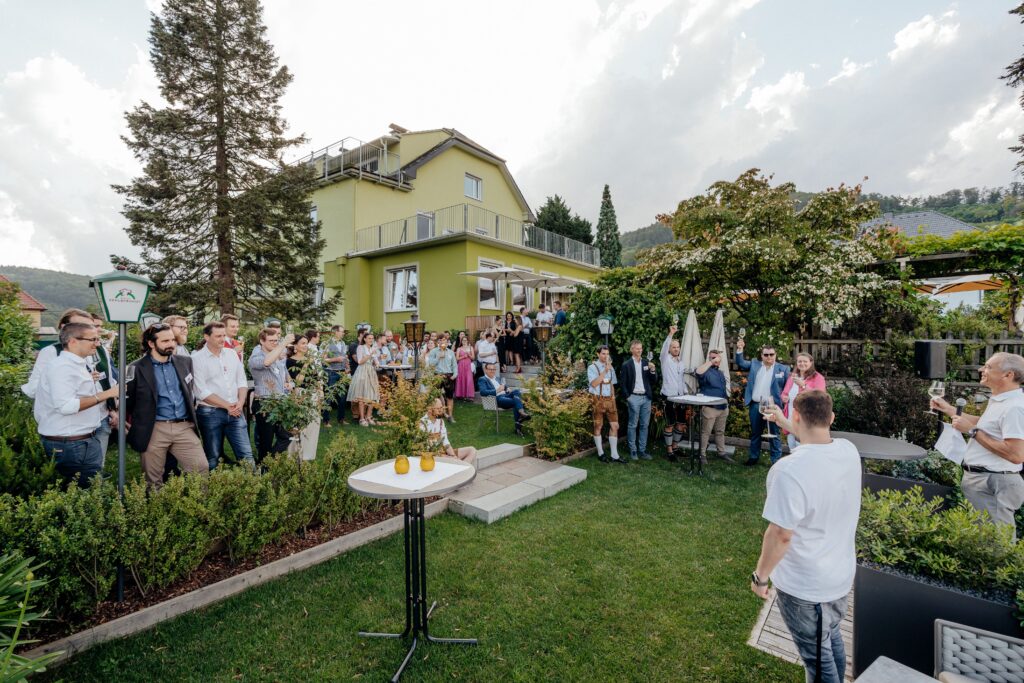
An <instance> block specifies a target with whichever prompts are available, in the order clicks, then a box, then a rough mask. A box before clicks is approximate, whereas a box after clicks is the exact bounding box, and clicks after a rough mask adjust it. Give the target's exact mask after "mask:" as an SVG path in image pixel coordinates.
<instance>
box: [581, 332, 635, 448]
mask: <svg viewBox="0 0 1024 683" xmlns="http://www.w3.org/2000/svg"><path fill="white" fill-rule="evenodd" d="M618 383H619V378H618V377H616V376H615V368H614V367H612V360H611V350H610V349H609V348H608V347H607V346H601V347H600V348H598V349H597V360H596V361H594V362H593V363H591V364H590V366H589V367H588V368H587V392H588V393H589V394H590V408H591V412H592V413H593V416H594V445H595V446H596V447H597V459H598V460H600V461H601V462H608V461H607V460H606V459H605V455H604V447H603V446H602V443H601V430H602V429H603V428H604V423H605V422H606V421H607V422H608V446H609V447H610V449H611V452H612V454H611V461H612V462H616V463H619V464H624V463H625V462H626V461H625V459H623V458H620V457H619V410H618V407H617V406H616V405H615V385H617V384H618Z"/></svg>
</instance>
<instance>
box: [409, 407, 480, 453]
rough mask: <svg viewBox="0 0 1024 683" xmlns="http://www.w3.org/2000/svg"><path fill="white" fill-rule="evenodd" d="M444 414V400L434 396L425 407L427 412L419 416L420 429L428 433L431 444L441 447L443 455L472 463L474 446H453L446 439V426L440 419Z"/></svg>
mask: <svg viewBox="0 0 1024 683" xmlns="http://www.w3.org/2000/svg"><path fill="white" fill-rule="evenodd" d="M444 415H445V405H444V401H442V400H441V399H440V398H435V399H434V402H433V403H431V404H430V407H428V408H427V414H426V415H424V416H423V417H422V418H420V429H421V430H423V431H425V432H426V433H427V434H428V435H429V437H428V438H429V440H430V443H431V446H433V447H434V448H438V447H440V448H443V449H444V453H445V455H447V456H448V457H449V458H458V459H459V460H461V461H463V462H465V463H468V464H472V463H473V461H474V460H476V448H474V447H473V446H463V447H461V448H454V447H453V446H452V442H451V441H449V440H448V428H447V427H445V425H444V420H443V419H442V418H444Z"/></svg>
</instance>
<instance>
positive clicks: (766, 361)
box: [736, 339, 789, 467]
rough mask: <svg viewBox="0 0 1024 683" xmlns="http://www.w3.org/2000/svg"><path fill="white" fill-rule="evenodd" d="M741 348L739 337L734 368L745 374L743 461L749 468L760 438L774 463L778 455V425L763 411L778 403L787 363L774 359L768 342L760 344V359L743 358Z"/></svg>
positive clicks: (756, 456)
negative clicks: (745, 446)
mask: <svg viewBox="0 0 1024 683" xmlns="http://www.w3.org/2000/svg"><path fill="white" fill-rule="evenodd" d="M745 347H746V342H745V341H743V339H740V340H739V341H737V342H736V367H737V368H738V369H739V370H743V371H746V372H747V373H748V374H747V388H746V390H745V391H744V392H743V405H745V406H747V409H748V410H749V411H750V450H749V452H748V457H747V461H746V462H745V463H743V464H744V465H745V466H747V467H753V466H754V465H756V464H757V463H758V460H760V458H761V439H762V438H764V439H766V440H767V441H768V452H769V453H770V455H771V462H772V464H773V465H774V464H775V463H776V462H778V461H779V458H781V457H782V443H781V442H780V441H779V438H778V426H777V425H773V424H772V423H770V422H768V421H767V420H765V419H764V413H765V412H766V411H770V410H771V408H772V406H776V405H782V389H783V387H785V386H786V382H787V380H789V366H788V365H785V364H783V363H779V362H778V354H777V352H776V351H775V347H774V346H772V345H771V344H766V345H765V346H763V347H761V358H760V360H757V359H751V360H747V358H746V356H744V355H743V349H744V348H745ZM762 431H764V434H762V433H761V432H762Z"/></svg>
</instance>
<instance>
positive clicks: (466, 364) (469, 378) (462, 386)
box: [455, 332, 476, 401]
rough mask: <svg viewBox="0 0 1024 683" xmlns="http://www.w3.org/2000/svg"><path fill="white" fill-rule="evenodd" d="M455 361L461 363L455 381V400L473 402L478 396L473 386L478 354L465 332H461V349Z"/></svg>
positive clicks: (457, 352) (458, 350)
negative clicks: (474, 363) (474, 364)
mask: <svg viewBox="0 0 1024 683" xmlns="http://www.w3.org/2000/svg"><path fill="white" fill-rule="evenodd" d="M455 359H456V360H457V361H458V362H459V375H458V377H457V378H456V381H455V398H461V399H462V400H464V401H472V400H473V397H474V396H475V395H476V387H475V386H474V385H473V361H474V360H475V359H476V354H475V353H474V352H473V347H472V346H471V345H470V343H469V337H467V336H466V333H465V332H459V348H458V349H456V351H455Z"/></svg>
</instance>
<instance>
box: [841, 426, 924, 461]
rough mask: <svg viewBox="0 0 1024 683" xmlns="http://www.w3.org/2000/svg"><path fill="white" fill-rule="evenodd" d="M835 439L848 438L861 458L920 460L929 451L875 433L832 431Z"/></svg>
mask: <svg viewBox="0 0 1024 683" xmlns="http://www.w3.org/2000/svg"><path fill="white" fill-rule="evenodd" d="M832 438H833V439H846V440H847V441H849V442H850V443H852V444H853V445H854V447H856V449H857V452H858V453H860V457H861V460H864V459H865V458H871V459H873V460H920V459H922V458H923V457H925V456H926V455H928V451H926V450H925V449H923V448H921V447H920V446H915V445H914V444H912V443H909V442H907V441H900V440H899V439H888V438H886V437H884V436H875V435H874V434H858V433H856V432H832Z"/></svg>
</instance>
